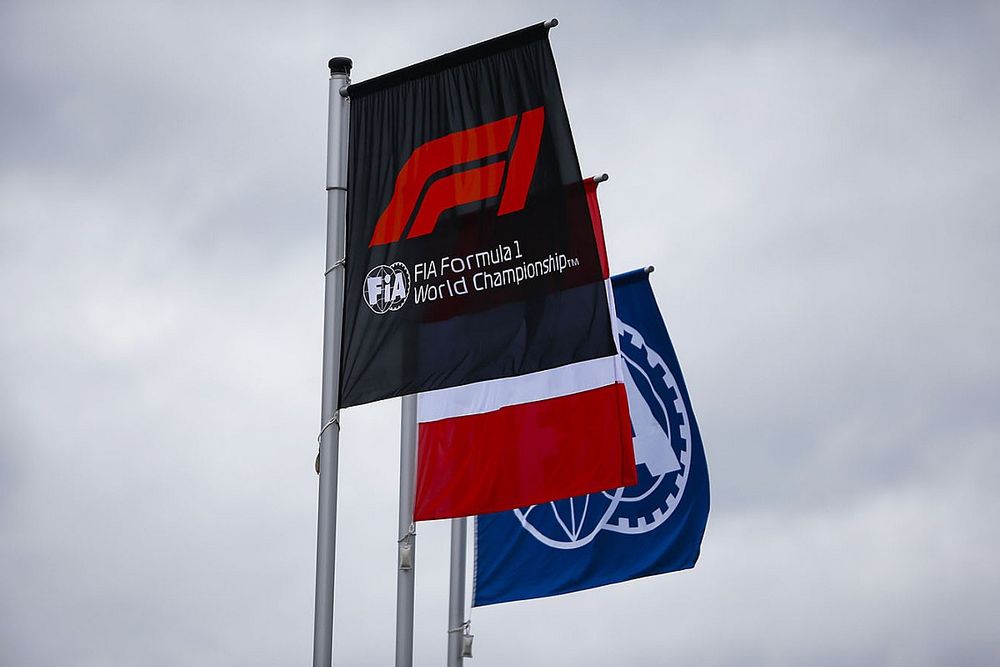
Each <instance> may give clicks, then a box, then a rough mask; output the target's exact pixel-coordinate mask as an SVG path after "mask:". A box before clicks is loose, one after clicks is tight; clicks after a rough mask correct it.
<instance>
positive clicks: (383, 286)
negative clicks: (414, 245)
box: [361, 262, 410, 315]
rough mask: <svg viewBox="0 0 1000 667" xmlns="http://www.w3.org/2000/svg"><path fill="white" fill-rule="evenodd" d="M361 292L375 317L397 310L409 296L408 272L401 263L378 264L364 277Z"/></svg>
mask: <svg viewBox="0 0 1000 667" xmlns="http://www.w3.org/2000/svg"><path fill="white" fill-rule="evenodd" d="M361 291H362V294H363V296H364V299H365V303H367V304H368V307H369V308H371V309H372V312H374V313H375V314H376V315H382V314H383V313H387V312H389V311H390V310H399V309H400V308H402V307H403V304H404V303H406V298H407V297H408V296H409V295H410V270H409V269H408V268H406V265H405V264H403V263H402V262H393V263H392V264H389V265H385V264H380V265H379V266H376V267H375V268H374V269H372V270H371V271H369V272H368V275H367V276H365V282H364V284H363V285H362V287H361Z"/></svg>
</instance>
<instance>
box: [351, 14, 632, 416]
mask: <svg viewBox="0 0 1000 667" xmlns="http://www.w3.org/2000/svg"><path fill="white" fill-rule="evenodd" d="M402 72H403V73H404V74H407V75H412V76H406V77H403V76H397V75H396V74H395V73H394V74H390V75H386V76H384V77H379V78H377V79H374V80H372V82H371V83H367V82H366V83H361V84H358V85H355V86H352V87H351V88H350V93H351V126H350V158H349V165H350V166H349V182H348V227H347V257H346V270H347V281H346V288H345V298H344V302H345V304H344V322H343V347H342V354H341V382H340V407H348V406H352V405H359V404H362V403H368V402H371V401H375V400H379V399H382V398H389V397H392V396H401V395H405V394H411V393H415V392H420V391H428V390H431V389H440V388H445V387H452V386H457V385H461V384H467V383H470V382H477V381H480V380H488V379H493V378H498V377H505V376H511V375H521V374H525V373H531V372H535V371H539V370H545V369H548V368H554V367H557V366H561V365H564V364H568V363H573V362H576V361H584V360H587V359H592V358H596V357H601V356H608V355H611V354H614V353H615V348H614V342H613V339H612V337H611V322H610V317H609V313H608V305H607V294H606V289H605V286H604V283H603V280H602V279H603V276H602V274H601V263H600V260H599V257H598V251H597V246H596V243H595V239H594V230H593V225H592V223H591V220H590V215H589V212H588V208H587V203H586V195H585V192H584V189H583V185H582V182H581V181H582V179H581V176H580V167H579V162H578V160H577V156H576V149H575V148H574V145H573V139H572V135H571V133H570V128H569V121H568V119H567V116H566V110H565V107H564V105H563V101H562V93H561V90H560V88H559V80H558V76H557V74H556V68H555V62H554V60H553V57H552V52H551V49H550V46H549V42H548V38H547V31H546V30H544V29H541V27H540V26H536V27H533V28H528V29H525V30H523V31H518V32H517V33H512V34H511V36H508V38H498V39H496V40H491V41H490V42H486V43H484V44H482V45H477V46H475V47H470V48H469V49H464V50H462V51H459V52H455V53H454V54H448V55H447V56H444V57H442V58H440V59H435V60H434V61H429V63H427V64H422V65H416V66H413V67H411V68H407V69H406V70H402ZM539 108H542V109H543V110H544V111H543V112H539V111H538V109H539ZM526 112H531V113H526ZM532 114H534V115H533V116H532ZM542 115H544V123H543V124H542V126H541V135H540V139H539V140H538V142H537V151H536V152H535V151H531V150H529V149H530V148H531V147H532V146H533V145H536V144H532V141H531V138H530V137H531V136H533V135H532V130H531V129H530V128H531V127H532V125H531V123H532V122H533V121H531V120H530V119H531V118H535V119H538V118H539V117H541V116H542ZM497 121H501V123H500V124H503V123H507V122H508V121H510V124H507V125H504V127H506V128H508V129H507V130H506V131H507V132H511V130H510V129H509V128H510V127H513V128H514V129H513V130H512V134H511V135H510V136H511V139H510V141H509V144H505V145H504V146H503V147H502V148H501V149H499V152H495V151H493V152H492V154H489V155H484V156H482V157H480V158H478V159H473V160H469V161H464V162H461V160H459V161H460V162H461V163H460V164H448V165H445V166H444V167H442V168H441V169H438V170H435V171H434V172H433V174H431V175H429V176H428V177H427V178H426V182H424V183H423V184H420V183H419V181H420V180H422V179H414V180H413V182H414V183H417V184H418V185H419V192H420V194H419V198H418V199H417V200H416V204H415V205H414V207H413V209H412V211H410V212H409V213H408V217H406V218H405V220H406V222H405V226H404V227H402V229H401V230H400V231H399V232H398V234H396V235H393V234H389V240H388V241H386V239H385V238H383V236H384V234H383V236H379V235H380V234H381V233H382V232H384V229H385V228H381V227H379V224H378V222H379V220H380V217H383V216H384V215H385V214H386V210H387V207H389V206H390V202H397V200H400V199H399V198H398V197H397V198H396V199H394V193H395V192H396V185H397V176H398V175H399V173H400V170H401V169H403V167H404V166H405V165H407V161H408V160H409V159H410V158H411V156H413V155H414V151H416V150H417V149H421V147H422V146H425V144H427V143H428V142H432V141H434V140H441V139H442V138H445V139H443V141H445V142H448V141H453V142H456V143H454V145H452V144H449V146H450V148H449V149H448V150H449V151H452V152H450V153H448V154H449V155H451V154H453V153H454V152H455V151H459V152H461V151H460V149H461V150H464V148H461V147H463V146H464V147H465V148H468V147H469V145H470V143H469V142H472V144H475V143H476V141H480V142H481V141H482V139H481V137H480V139H476V140H473V139H469V140H465V139H463V140H462V141H458V140H456V139H453V138H452V137H451V135H453V133H458V132H463V131H465V130H470V129H473V128H478V127H480V126H483V125H486V124H494V125H496V124H497ZM494 125H491V126H490V127H494ZM535 127H537V125H536V126H535ZM501 135H502V136H506V135H503V133H498V134H495V135H491V136H496V137H500V136H501ZM462 136H463V137H467V136H469V135H462ZM497 141H499V139H498V140H497ZM463 142H464V143H463ZM441 143H442V142H441V141H438V142H437V143H435V144H433V145H432V147H436V148H434V150H438V148H440V145H441ZM456 147H458V148H456ZM421 150H423V151H430V150H431V148H428V147H425V148H423V149H421ZM438 152H439V153H440V151H438ZM529 153H534V154H531V155H529ZM535 155H537V158H536V159H535V161H534V167H533V170H531V172H530V175H531V178H530V180H525V174H527V173H529V172H528V171H526V169H525V168H524V167H525V164H527V161H528V160H530V159H531V158H534V157H535ZM525 156H527V157H525ZM418 162H419V161H418V160H417V159H416V158H414V160H413V161H411V164H410V167H413V165H414V164H417V163H418ZM477 170H478V171H477ZM417 171H419V170H417ZM487 171H489V172H490V173H492V174H493V175H494V177H499V175H500V174H501V173H502V176H503V180H502V183H501V185H500V190H499V192H498V193H496V195H495V196H488V197H486V198H485V199H482V200H473V199H477V198H475V197H473V198H472V199H468V198H467V201H466V203H460V204H459V205H457V206H453V207H448V208H445V209H444V210H443V212H442V213H441V214H440V216H439V217H437V221H436V225H435V224H434V223H433V221H432V222H428V220H429V219H431V218H432V217H433V216H429V215H425V218H426V219H425V220H424V222H423V224H424V228H423V231H424V232H425V233H423V234H421V235H417V234H416V230H417V228H418V226H419V225H418V224H417V223H418V216H419V215H420V214H421V211H422V209H426V210H425V211H423V212H424V213H425V214H426V213H427V211H434V210H436V209H435V208H434V206H432V205H431V202H432V201H435V197H438V198H440V197H442V196H443V197H444V198H445V199H447V198H448V197H449V196H452V195H453V194H454V193H455V192H457V191H458V190H461V186H457V185H455V183H458V182H461V181H462V179H466V180H470V179H471V181H475V183H480V181H477V180H476V179H477V178H480V176H479V175H480V174H485V173H487ZM483 178H485V177H483ZM519 178H520V179H521V180H522V181H524V184H525V187H527V195H526V198H524V197H522V198H521V199H522V201H523V204H522V205H521V206H520V208H518V207H517V206H516V205H515V206H514V207H513V208H514V210H505V211H504V210H500V209H502V208H503V206H504V205H505V203H506V201H507V198H508V194H509V193H515V192H517V191H520V190H519V188H518V186H517V181H518V179H519ZM487 180H488V179H487ZM483 182H485V181H483ZM435 184H437V186H436V187H435ZM528 184H530V185H528ZM472 189H473V190H475V189H476V188H472ZM480 189H481V190H483V191H484V192H488V191H490V190H489V188H488V187H485V186H483V187H482V188H480ZM522 189H523V188H522ZM510 199H511V200H512V201H515V202H516V201H517V200H518V198H517V197H516V196H511V197H510ZM457 201H462V200H461V198H460V197H459V198H458V199H457ZM391 210H397V209H391ZM398 210H400V211H404V210H408V209H407V208H406V207H399V208H398ZM399 219H400V220H403V219H404V218H402V217H400V218H399ZM428 225H430V228H431V231H429V232H428V231H427V229H428V228H429V227H428ZM377 227H379V228H380V229H382V232H380V231H378V230H377ZM395 236H398V237H399V238H398V240H396V238H395ZM377 239H382V240H381V241H377ZM443 258H458V260H457V261H452V260H449V261H446V262H445V266H446V270H445V271H444V272H443V273H442V272H441V271H440V269H441V268H442V259H443ZM431 265H433V266H434V267H435V268H434V270H435V272H436V275H428V274H429V272H430V269H429V267H430V266H431ZM529 276H530V277H529ZM463 281H464V282H463ZM463 287H464V289H465V290H467V293H465V294H463V293H462V290H463ZM477 287H483V289H477ZM404 293H405V296H404ZM433 296H437V297H438V298H436V299H434V300H430V297H433Z"/></svg>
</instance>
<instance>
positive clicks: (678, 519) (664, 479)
mask: <svg viewBox="0 0 1000 667" xmlns="http://www.w3.org/2000/svg"><path fill="white" fill-rule="evenodd" d="M612 286H613V289H614V301H615V309H616V311H617V317H618V322H617V323H616V325H617V328H618V339H619V345H620V347H621V354H622V358H623V359H624V361H625V366H626V367H627V368H628V370H629V372H628V373H626V374H625V376H626V388H627V392H628V404H629V412H630V413H631V417H632V433H633V443H634V446H635V458H636V464H637V466H638V478H639V482H638V484H636V485H635V486H630V487H625V488H619V489H612V490H610V491H605V492H603V493H593V494H590V495H587V496H579V497H576V498H568V499H566V500H559V501H555V502H551V503H545V504H542V505H532V506H530V507H522V508H519V509H516V510H513V511H511V512H500V513H497V514H487V515H484V516H480V517H477V519H476V564H475V580H474V583H473V601H472V604H473V606H477V607H481V606H483V605H488V604H496V603H498V602H510V601H513V600H527V599H530V598H539V597H547V596H550V595H559V594H561V593H570V592H573V591H579V590H584V589H587V588H594V587H597V586H603V585H605V584H612V583H617V582H620V581H627V580H629V579H636V578H638V577H646V576H650V575H653V574H661V573H663V572H674V571H676V570H685V569H688V568H691V567H694V564H695V562H696V561H697V560H698V553H699V551H700V549H701V538H702V535H703V534H704V532H705V523H706V521H707V519H708V505H709V496H708V470H707V468H706V465H705V453H704V450H703V449H702V445H701V436H700V434H699V433H698V424H697V422H696V421H695V418H694V412H693V411H692V410H691V401H690V399H689V397H688V392H687V388H686V387H685V385H684V378H683V377H682V376H681V369H680V366H679V364H678V363H677V355H676V354H674V348H673V345H671V343H670V337H669V335H667V327H666V325H665V324H664V323H663V318H662V317H661V316H660V311H659V308H657V306H656V300H655V299H654V298H653V291H652V288H651V287H650V284H649V278H648V275H647V274H646V272H645V271H644V270H638V271H632V272H630V273H625V274H622V275H619V276H615V277H614V278H612ZM579 418H580V419H586V418H587V416H586V415H580V416H579Z"/></svg>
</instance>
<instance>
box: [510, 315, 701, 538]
mask: <svg viewBox="0 0 1000 667" xmlns="http://www.w3.org/2000/svg"><path fill="white" fill-rule="evenodd" d="M618 330H619V345H620V348H621V352H622V358H623V359H624V361H625V366H626V367H627V369H628V372H627V373H625V384H626V389H627V392H628V402H629V412H630V413H631V417H632V433H633V442H634V444H635V452H636V464H637V473H638V482H637V483H636V484H635V485H633V486H629V487H622V488H618V489H612V490H609V491H603V492H600V493H591V494H589V495H585V496H577V497H575V498H566V499H564V500H556V501H553V502H549V503H543V504H539V505H531V506H529V507H523V508H519V509H516V510H514V514H515V516H516V517H517V519H518V520H519V521H520V523H521V526H522V527H523V528H524V529H525V530H526V531H528V532H529V533H530V534H531V535H532V536H534V537H535V539H537V540H538V541H539V542H541V543H543V544H545V545H547V546H550V547H552V548H554V549H577V548H580V547H582V546H585V545H587V544H589V543H590V542H591V541H592V540H594V538H596V537H597V535H598V534H599V533H600V532H601V531H605V530H606V531H610V532H615V533H625V534H639V533H646V532H649V531H651V530H654V529H655V528H656V527H657V526H659V525H661V524H662V523H663V522H665V521H666V520H667V519H668V518H669V517H670V515H671V514H672V513H673V510H674V508H675V507H676V506H677V503H678V502H679V501H680V499H681V496H682V495H683V493H684V489H685V487H686V484H687V479H688V472H689V469H690V464H691V431H690V421H689V417H688V414H689V410H688V408H687V406H686V405H685V404H684V400H683V398H682V397H681V392H680V389H679V387H678V384H677V381H676V379H675V378H674V376H673V374H672V373H671V371H670V369H669V368H668V366H667V364H666V363H665V362H664V361H663V358H662V357H661V356H660V355H659V354H658V353H657V352H656V351H655V350H653V349H651V348H650V347H649V346H648V345H647V344H646V342H645V341H644V340H643V338H642V336H641V335H640V334H639V332H638V331H636V330H635V329H634V328H632V327H630V326H629V325H627V324H625V323H624V322H621V321H620V320H619V321H618Z"/></svg>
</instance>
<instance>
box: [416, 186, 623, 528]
mask: <svg viewBox="0 0 1000 667" xmlns="http://www.w3.org/2000/svg"><path fill="white" fill-rule="evenodd" d="M585 185H586V189H587V193H588V200H589V204H590V209H591V217H592V220H593V223H594V228H595V232H596V233H595V236H596V237H597V239H598V245H599V246H600V249H601V251H602V252H601V254H602V260H603V261H602V263H603V265H604V277H605V283H606V284H607V289H608V304H609V307H610V308H611V311H612V312H611V321H612V322H614V321H615V317H614V300H613V298H612V295H611V286H610V281H609V280H607V277H608V268H607V259H606V254H605V253H604V236H603V230H602V229H601V220H600V212H599V211H598V209H597V196H596V183H594V182H593V179H590V180H588V181H587V182H586V183H585ZM616 340H617V337H616ZM625 372H626V371H625V368H624V366H623V363H622V360H621V357H620V356H619V355H617V354H615V355H612V356H608V357H601V358H597V359H591V360H589V361H584V362H580V363H574V364H568V365H565V366H561V367H558V368H554V369H551V370H546V371H540V372H537V373H530V374H527V375H521V376H517V377H509V378H501V379H497V380H488V381H486V382H477V383H474V384H469V385H465V386H461V387H453V388H450V389H442V390H439V391H432V392H426V393H422V394H420V395H419V397H418V403H417V421H418V430H417V439H418V449H417V489H416V502H415V507H414V519H415V520H417V521H422V520H427V519H443V518H449V517H461V516H473V515H477V514H489V513H491V512H500V511H504V510H510V509H514V508H516V507H524V506H526V505H534V504H538V503H544V502H548V501H550V500H558V499H561V498H569V497H572V496H578V495H584V494H588V493H595V492H598V491H603V490H606V489H614V488H618V487H621V486H631V485H632V484H635V483H636V468H635V454H634V452H633V447H632V431H631V423H630V420H629V412H628V400H627V398H626V390H625V384H624V382H625V380H624V378H625Z"/></svg>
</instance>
